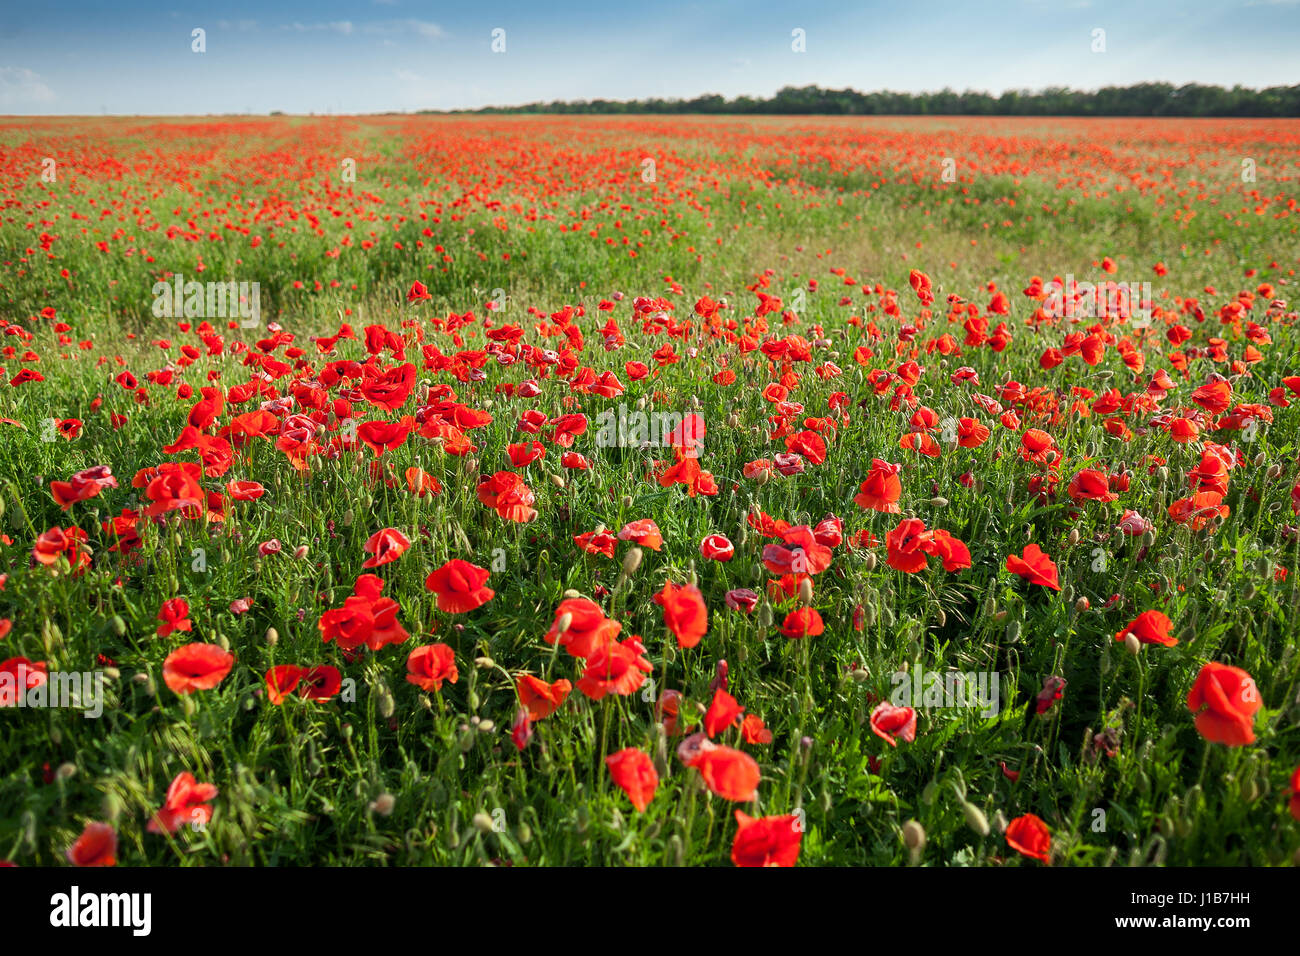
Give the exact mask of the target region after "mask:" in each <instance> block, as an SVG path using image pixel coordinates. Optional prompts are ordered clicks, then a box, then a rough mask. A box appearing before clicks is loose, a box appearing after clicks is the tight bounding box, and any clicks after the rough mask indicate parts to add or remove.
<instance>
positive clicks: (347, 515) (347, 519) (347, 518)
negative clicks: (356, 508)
mask: <svg viewBox="0 0 1300 956" xmlns="http://www.w3.org/2000/svg"><path fill="white" fill-rule="evenodd" d="M355 520H356V516H355V515H354V514H353V513H352V509H351V508H349V509H348V510H347V511H345V512H343V527H345V528H351V527H352V522H353V521H355Z"/></svg>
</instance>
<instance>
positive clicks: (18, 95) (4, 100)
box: [0, 66, 58, 108]
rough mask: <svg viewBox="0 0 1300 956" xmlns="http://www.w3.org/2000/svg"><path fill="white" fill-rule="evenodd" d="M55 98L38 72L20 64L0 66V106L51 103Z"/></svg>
mask: <svg viewBox="0 0 1300 956" xmlns="http://www.w3.org/2000/svg"><path fill="white" fill-rule="evenodd" d="M57 98H58V97H56V96H55V95H54V91H53V90H52V89H50V88H49V87H48V86H46V85H45V82H44V81H43V80H42V79H41V77H40V75H39V74H37V73H33V72H32V71H31V70H29V69H27V68H26V67H22V66H0V107H6V108H7V107H11V106H31V105H35V104H41V103H51V102H53V101H54V100H55V99H57Z"/></svg>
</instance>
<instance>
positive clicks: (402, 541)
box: [361, 528, 411, 568]
mask: <svg viewBox="0 0 1300 956" xmlns="http://www.w3.org/2000/svg"><path fill="white" fill-rule="evenodd" d="M410 546H411V539H410V538H408V537H407V536H406V535H404V534H402V532H400V531H398V530H397V529H396V528H382V529H380V530H379V531H376V532H375V533H374V534H372V535H371V536H370V537H369V538H368V539H366V543H365V544H364V545H362V550H363V551H365V552H366V553H367V554H373V555H374V557H373V558H367V559H366V560H365V561H363V562H362V563H361V566H362V567H363V568H377V567H379V566H380V565H382V564H390V563H392V562H393V561H396V560H397V559H398V558H400V557H401V556H402V555H404V554H406V550H407V548H409V547H410Z"/></svg>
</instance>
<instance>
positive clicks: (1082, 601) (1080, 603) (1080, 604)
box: [1074, 597, 1092, 614]
mask: <svg viewBox="0 0 1300 956" xmlns="http://www.w3.org/2000/svg"><path fill="white" fill-rule="evenodd" d="M1090 607H1092V602H1091V601H1089V600H1088V599H1087V598H1086V597H1081V598H1079V600H1077V601H1075V602H1074V609H1075V610H1076V611H1077V612H1079V613H1080V614H1082V613H1083V612H1084V611H1086V610H1088V608H1090Z"/></svg>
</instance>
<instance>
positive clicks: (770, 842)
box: [731, 810, 803, 866]
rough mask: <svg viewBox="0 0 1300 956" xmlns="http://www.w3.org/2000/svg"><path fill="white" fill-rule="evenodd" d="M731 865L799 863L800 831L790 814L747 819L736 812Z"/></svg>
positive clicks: (801, 835)
mask: <svg viewBox="0 0 1300 956" xmlns="http://www.w3.org/2000/svg"><path fill="white" fill-rule="evenodd" d="M736 823H737V824H738V826H739V828H738V829H737V830H736V837H735V839H734V840H732V842H731V862H732V863H734V864H736V866H794V865H795V863H797V862H798V860H799V844H800V842H801V841H802V840H803V827H802V826H801V825H800V822H799V818H798V817H796V816H795V815H794V814H787V815H785V816H777V817H758V818H755V817H750V816H746V815H745V814H744V813H743V812H741V811H740V810H737V811H736Z"/></svg>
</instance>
